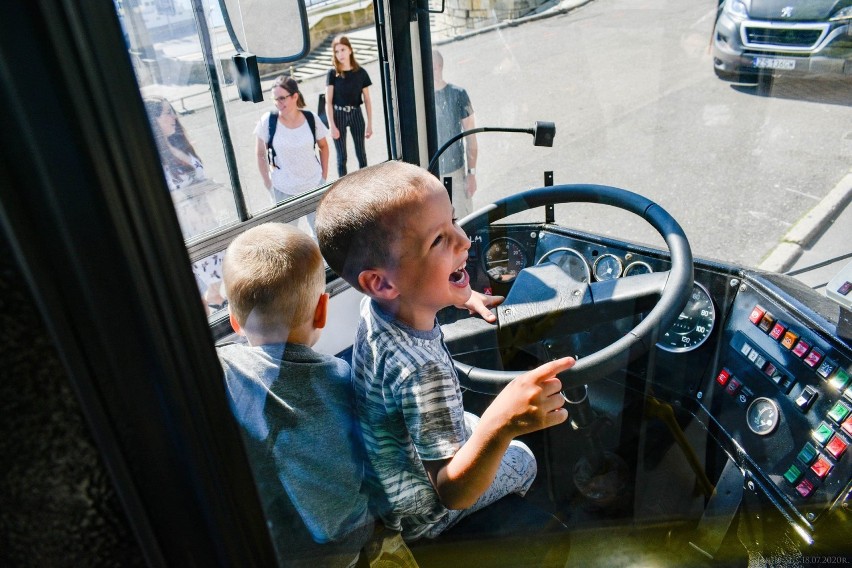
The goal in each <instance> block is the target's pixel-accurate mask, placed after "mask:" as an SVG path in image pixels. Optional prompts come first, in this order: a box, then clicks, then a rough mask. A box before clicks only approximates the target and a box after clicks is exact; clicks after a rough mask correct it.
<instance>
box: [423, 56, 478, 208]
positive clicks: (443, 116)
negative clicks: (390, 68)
mask: <svg viewBox="0 0 852 568" xmlns="http://www.w3.org/2000/svg"><path fill="white" fill-rule="evenodd" d="M443 72H444V58H443V57H442V56H441V53H440V52H439V51H438V50H436V49H434V50H432V75H433V77H434V80H435V115H436V117H437V123H438V147H439V148H440V147H441V146H443V145H444V144H445V143H446V142H447V140H449V139H450V138H452V137H453V136H455V135H457V134H459V133H461V132H463V131H465V130H471V129H473V128H475V127H476V124H475V122H474V118H473V105H471V104H470V97H468V96H467V91H465V90H464V89H462V88H461V87H458V86H456V85H453V84H452V83H447V82H446V81H444V75H443ZM476 154H477V145H476V134H471V135H470V136H465V137H464V138H462V139H461V140H458V141H457V142H455V143H454V144H453V145H452V146H450V147H449V148H447V149H446V151H445V152H444V153H443V154H441V157H440V159H439V161H438V177H439V178H440V179H441V181H443V180H444V178H445V177H451V178H452V179H453V207H454V208H455V215H456V218H458V219H461V218H462V217H466V216H467V215H469V214H470V213H472V212H473V194H474V193H476ZM465 157H466V158H467V167H465Z"/></svg>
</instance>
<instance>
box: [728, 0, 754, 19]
mask: <svg viewBox="0 0 852 568" xmlns="http://www.w3.org/2000/svg"><path fill="white" fill-rule="evenodd" d="M724 10H725V12H727V14H728V15H729V16H730V17H732V18H734V19H735V20H744V19H746V18H748V7H747V6H746V3H745V2H744V1H743V0H725V7H724Z"/></svg>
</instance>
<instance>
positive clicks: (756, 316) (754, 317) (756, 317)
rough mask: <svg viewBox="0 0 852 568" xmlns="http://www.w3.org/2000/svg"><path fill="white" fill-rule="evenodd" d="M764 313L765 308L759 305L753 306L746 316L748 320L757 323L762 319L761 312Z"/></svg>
mask: <svg viewBox="0 0 852 568" xmlns="http://www.w3.org/2000/svg"><path fill="white" fill-rule="evenodd" d="M765 313H766V310H764V309H763V308H761V307H760V306H755V307H754V309H753V310H752V311H751V315H750V316H748V321H750V322H751V323H753V324H754V325H757V324H759V323H760V320H762V319H763V314H765Z"/></svg>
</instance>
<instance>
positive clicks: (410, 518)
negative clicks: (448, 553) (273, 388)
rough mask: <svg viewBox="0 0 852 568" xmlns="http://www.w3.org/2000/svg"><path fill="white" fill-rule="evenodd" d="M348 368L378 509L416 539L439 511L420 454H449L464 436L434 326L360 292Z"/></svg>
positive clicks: (448, 363) (454, 381)
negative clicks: (400, 317)
mask: <svg viewBox="0 0 852 568" xmlns="http://www.w3.org/2000/svg"><path fill="white" fill-rule="evenodd" d="M352 370H353V381H352V382H353V385H354V387H355V397H356V398H355V400H356V407H357V410H358V418H359V420H360V422H361V428H362V430H363V433H364V444H365V446H366V449H367V456H368V459H369V462H370V465H371V466H372V471H371V470H369V469H368V472H369V473H370V474H371V475H370V481H371V484H373V485H374V486H377V487H378V488H380V489H381V493H378V494H379V495H383V496H384V498H385V500H386V502H385V503H381V504H379V505H378V507H377V508H378V509H379V511H378V512H379V514H380V516H381V517H382V520H383V521H384V523H385V525H386V526H387V527H388V528H391V529H393V530H402V533H403V536H405V537H406V538H416V537H418V536H420V535H421V534H423V533H424V532H425V531H426V530H427V529H428V528H429V526H431V525H432V524H434V523H435V522H437V521H439V520H440V519H441V518H442V517H444V516H445V515H446V514H447V509H446V508H445V507H444V506H443V505H442V504H441V501H440V499H439V497H438V494H437V492H436V491H435V488H434V487H433V486H432V483H431V482H430V481H429V477H428V475H427V474H426V470H425V469H424V467H423V461H424V460H426V461H431V460H442V459H447V458H451V457H453V456H454V455H455V453H456V452H457V451H458V449H459V448H461V446H462V445H463V444H464V443H465V442H466V441H467V432H466V430H465V422H464V407H463V406H462V395H461V389H460V388H459V383H458V378H457V377H456V372H455V369H454V368H453V364H452V359H451V358H450V353H449V351H447V347H446V345H444V341H443V336H442V334H441V328H440V327H438V325H437V322H436V324H435V327H434V328H433V329H431V330H430V331H419V330H416V329H413V328H411V327H408V326H406V325H405V324H403V323H401V322H399V321H397V320H395V319H393V318H392V317H391V316H390V315H388V314H386V313H384V312H382V311H381V309H380V308H379V307H378V306H377V305H376V304H375V303H374V302H372V301H370V300H369V298H365V299H364V300H363V301H362V303H361V323H360V326H359V328H358V335H357V338H356V340H355V350H354V354H353V358H352ZM373 472H374V473H373Z"/></svg>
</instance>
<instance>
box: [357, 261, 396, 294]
mask: <svg viewBox="0 0 852 568" xmlns="http://www.w3.org/2000/svg"><path fill="white" fill-rule="evenodd" d="M358 285H359V286H361V289H362V290H364V293H365V294H367V295H368V296H370V297H371V298H377V299H379V300H393V299H395V298H396V297H397V296H399V291H398V290H397V289H396V286H394V285H393V282H391V281H390V279H389V278H388V274H387V273H386V272H385V271H384V270H382V269H376V268H369V269H367V270H362V271H361V273H360V274H359V275H358Z"/></svg>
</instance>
